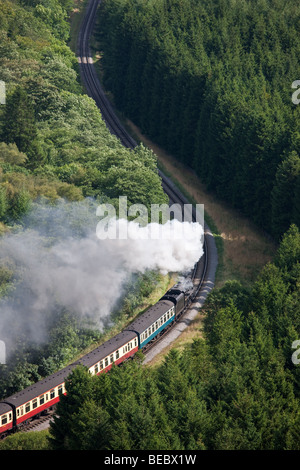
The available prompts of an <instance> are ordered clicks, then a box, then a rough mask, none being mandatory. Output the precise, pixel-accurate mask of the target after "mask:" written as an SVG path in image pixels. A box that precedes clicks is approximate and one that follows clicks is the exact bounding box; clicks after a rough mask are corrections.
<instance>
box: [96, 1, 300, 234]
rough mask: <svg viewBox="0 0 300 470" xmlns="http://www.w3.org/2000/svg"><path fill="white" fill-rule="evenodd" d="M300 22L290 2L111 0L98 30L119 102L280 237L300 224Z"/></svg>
mask: <svg viewBox="0 0 300 470" xmlns="http://www.w3.org/2000/svg"><path fill="white" fill-rule="evenodd" d="M299 29H300V25H299V5H297V2H290V1H287V0H275V1H273V0H258V1H257V0H238V1H236V0H201V1H198V0H191V1H190V0H155V1H139V0H135V1H131V0H130V1H129V0H106V1H105V2H103V4H102V8H101V13H100V16H99V25H98V30H97V33H96V34H97V35H98V38H99V40H100V42H101V47H102V49H103V58H102V62H103V68H104V83H105V86H106V87H107V88H108V89H109V90H111V91H112V92H113V95H114V99H115V102H116V104H117V106H118V107H119V108H120V109H122V110H123V111H124V113H125V115H126V116H128V117H129V118H130V119H132V120H133V122H134V123H136V124H137V125H138V126H140V127H141V129H142V131H143V132H144V133H146V134H148V135H149V136H150V137H151V138H152V139H153V140H155V142H157V143H160V144H161V145H162V146H163V147H164V148H165V149H167V150H168V151H170V152H171V153H172V154H173V155H175V156H176V157H177V158H178V159H179V160H180V161H182V162H184V163H185V164H186V165H188V166H190V167H192V168H193V169H194V170H195V171H196V172H197V173H198V175H199V176H200V177H201V179H202V180H203V182H204V183H205V184H206V185H207V188H208V189H209V190H213V191H215V192H216V194H217V195H218V196H219V197H220V198H222V199H224V200H226V201H228V202H230V203H231V204H232V205H233V206H234V207H236V208H238V209H239V210H241V211H243V213H244V214H246V215H247V216H249V217H251V218H252V219H253V220H254V222H255V223H256V224H257V225H258V226H260V227H262V228H263V229H265V230H267V231H268V232H269V233H271V234H272V235H273V236H274V237H276V238H277V239H278V238H280V236H281V235H282V234H283V233H284V232H285V231H286V230H287V229H288V228H289V226H290V224H291V223H296V224H298V225H299V223H300V218H299V217H300V215H299V207H300V198H299V186H300V179H299V178H300V176H299V175H300V160H299V154H300V147H299V145H300V144H299V116H300V107H299V106H297V105H295V104H294V103H293V102H292V95H293V93H294V92H295V90H294V89H292V84H293V83H294V81H295V80H298V79H299V57H300V45H299V40H298V39H299V34H300V30H299ZM298 88H299V87H298Z"/></svg>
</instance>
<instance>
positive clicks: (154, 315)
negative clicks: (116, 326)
mask: <svg viewBox="0 0 300 470" xmlns="http://www.w3.org/2000/svg"><path fill="white" fill-rule="evenodd" d="M174 320H175V306H174V302H171V301H169V300H161V301H159V302H157V304H155V305H153V306H152V307H150V308H149V309H148V310H147V311H146V312H145V313H144V314H143V315H141V316H140V317H139V318H137V319H136V320H134V321H133V322H132V323H131V324H130V326H128V327H127V330H130V331H133V332H136V333H137V334H138V338H139V348H140V349H143V348H144V347H145V346H146V345H147V344H148V343H149V342H150V341H152V340H153V339H154V338H156V337H157V336H158V335H160V334H161V333H162V331H163V330H165V328H167V327H168V326H169V325H170V324H171V323H172V322H173V321H174Z"/></svg>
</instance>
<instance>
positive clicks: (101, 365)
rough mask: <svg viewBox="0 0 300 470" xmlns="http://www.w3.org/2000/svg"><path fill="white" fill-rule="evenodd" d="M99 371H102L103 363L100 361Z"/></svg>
mask: <svg viewBox="0 0 300 470" xmlns="http://www.w3.org/2000/svg"><path fill="white" fill-rule="evenodd" d="M100 370H103V361H100Z"/></svg>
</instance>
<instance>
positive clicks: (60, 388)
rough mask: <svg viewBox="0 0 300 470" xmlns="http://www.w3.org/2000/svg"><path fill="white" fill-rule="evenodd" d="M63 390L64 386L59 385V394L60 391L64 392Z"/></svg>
mask: <svg viewBox="0 0 300 470" xmlns="http://www.w3.org/2000/svg"><path fill="white" fill-rule="evenodd" d="M62 391H63V387H62V385H59V386H58V395H59V394H60V393H62Z"/></svg>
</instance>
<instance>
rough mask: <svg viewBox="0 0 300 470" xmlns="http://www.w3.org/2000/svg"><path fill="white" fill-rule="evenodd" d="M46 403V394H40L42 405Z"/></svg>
mask: <svg viewBox="0 0 300 470" xmlns="http://www.w3.org/2000/svg"><path fill="white" fill-rule="evenodd" d="M44 403H45V395H41V396H40V405H43V404H44Z"/></svg>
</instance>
